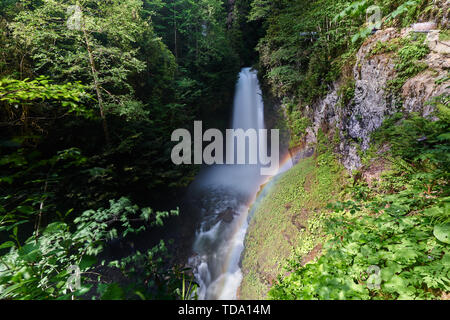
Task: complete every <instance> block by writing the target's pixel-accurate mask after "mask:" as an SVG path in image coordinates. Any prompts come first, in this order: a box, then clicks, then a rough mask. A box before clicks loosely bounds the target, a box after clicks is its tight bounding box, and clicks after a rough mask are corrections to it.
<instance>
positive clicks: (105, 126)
mask: <svg viewBox="0 0 450 320" xmlns="http://www.w3.org/2000/svg"><path fill="white" fill-rule="evenodd" d="M83 35H84V41H85V44H86V49H87V51H88V54H89V63H90V65H91V71H92V78H93V80H94V87H95V91H96V93H97V100H98V106H99V108H100V117H101V118H102V122H103V132H104V134H105V140H106V144H108V145H109V144H110V142H111V139H110V137H109V130H108V123H107V122H106V117H105V111H104V109H103V99H102V95H101V92H100V85H99V83H98V74H97V70H96V69H95V63H94V56H93V55H92V50H91V46H90V45H89V38H88V35H87V32H86V28H85V26H84V23H83Z"/></svg>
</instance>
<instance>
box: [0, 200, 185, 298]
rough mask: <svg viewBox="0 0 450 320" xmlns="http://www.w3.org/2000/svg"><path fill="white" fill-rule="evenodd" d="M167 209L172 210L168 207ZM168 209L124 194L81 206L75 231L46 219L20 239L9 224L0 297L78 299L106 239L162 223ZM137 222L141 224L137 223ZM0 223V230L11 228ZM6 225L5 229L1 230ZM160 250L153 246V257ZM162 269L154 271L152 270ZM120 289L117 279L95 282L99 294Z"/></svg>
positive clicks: (0, 262)
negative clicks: (74, 283)
mask: <svg viewBox="0 0 450 320" xmlns="http://www.w3.org/2000/svg"><path fill="white" fill-rule="evenodd" d="M170 214H177V211H172V212H171V213H170ZM168 216H169V213H168V212H157V213H153V211H152V210H151V209H149V208H143V209H139V208H138V207H137V206H136V205H132V204H131V202H130V201H129V200H128V199H126V198H121V199H119V200H118V201H110V207H109V208H107V209H99V210H96V211H94V210H89V211H85V212H84V213H83V214H82V215H81V216H79V217H78V218H76V219H75V220H74V227H75V230H74V231H71V227H70V226H69V225H68V224H67V223H64V222H53V223H51V224H49V225H48V226H47V227H46V228H45V229H44V230H43V231H42V233H41V234H40V235H34V236H32V237H30V238H28V239H27V240H26V241H25V242H24V243H23V244H22V243H20V242H19V240H18V225H17V224H16V225H15V226H14V228H13V229H12V234H11V238H13V239H14V242H10V241H8V242H4V243H2V244H1V248H2V249H7V248H9V252H8V253H6V254H4V255H2V256H1V257H0V297H1V298H2V299H26V300H28V299H71V298H72V297H79V298H82V297H83V295H85V294H86V293H87V292H88V291H89V290H90V289H91V287H92V284H90V283H89V281H88V280H89V275H90V274H95V273H94V272H93V270H94V269H93V268H94V266H95V265H96V264H98V263H99V261H98V259H97V258H96V257H98V256H99V254H100V253H102V251H103V250H104V248H105V245H106V243H107V241H111V240H113V239H117V238H123V237H126V236H127V234H129V233H133V234H137V233H139V232H142V231H144V230H145V229H146V228H148V227H152V226H155V225H162V219H163V218H166V217H168ZM138 221H142V222H143V223H146V225H141V226H140V227H138V228H136V227H134V226H133V225H136V223H137V222H138ZM3 224H4V223H2V225H1V226H0V230H2V231H3V230H8V231H9V230H11V228H10V227H7V228H6V227H4V226H3ZM5 228H6V229H5ZM158 252H159V250H157V249H154V250H153V256H155V255H156V254H157V253H158ZM71 266H77V267H78V268H79V269H80V272H81V287H80V288H78V289H76V290H70V288H69V287H68V285H69V283H70V281H69V278H70V276H71V273H69V268H70V267H71ZM158 271H159V272H160V271H161V270H156V271H155V272H158ZM121 290H122V289H121V288H120V287H118V285H117V284H112V285H109V286H108V288H107V289H106V290H102V286H100V287H99V292H100V294H101V296H102V298H104V299H110V298H113V297H114V296H116V295H117V292H120V291H121Z"/></svg>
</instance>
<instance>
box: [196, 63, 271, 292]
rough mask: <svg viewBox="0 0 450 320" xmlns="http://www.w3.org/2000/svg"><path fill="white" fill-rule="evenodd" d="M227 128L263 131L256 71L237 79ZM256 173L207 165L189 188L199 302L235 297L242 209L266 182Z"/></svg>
mask: <svg viewBox="0 0 450 320" xmlns="http://www.w3.org/2000/svg"><path fill="white" fill-rule="evenodd" d="M232 127H233V129H244V130H247V129H252V128H253V129H257V130H258V129H264V104H263V100H262V94H261V89H260V86H259V82H258V78H257V72H256V71H254V70H251V69H250V68H244V69H242V70H241V72H240V74H239V80H238V82H237V85H236V93H235V98H234V106H233V120H232ZM264 145H266V143H264ZM247 148H248V146H247ZM246 151H247V153H248V150H246ZM260 168H261V166H260V165H259V164H256V165H215V166H210V167H207V168H205V169H203V170H202V172H201V173H200V174H199V176H198V177H197V178H196V180H195V181H194V183H193V184H192V185H191V187H190V191H189V193H190V194H191V195H192V196H191V197H192V199H193V200H192V201H194V202H195V207H196V209H197V210H198V211H199V213H200V216H201V225H200V228H199V230H198V231H197V233H196V239H195V242H194V247H193V250H194V252H195V256H193V257H192V258H191V259H190V265H191V266H193V268H194V274H195V277H196V280H197V283H198V284H199V289H198V297H199V299H219V300H225V299H226V300H228V299H236V298H237V290H238V288H239V286H240V283H241V280H242V273H241V269H240V266H239V262H240V256H241V253H242V250H243V249H244V238H245V234H246V231H247V227H248V221H247V217H248V211H249V209H248V208H249V205H250V204H251V203H252V202H253V201H254V199H255V196H256V194H257V192H258V190H259V188H260V186H261V184H263V183H264V180H265V179H267V177H264V176H261V174H260Z"/></svg>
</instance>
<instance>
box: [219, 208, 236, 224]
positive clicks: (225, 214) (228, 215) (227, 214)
mask: <svg viewBox="0 0 450 320" xmlns="http://www.w3.org/2000/svg"><path fill="white" fill-rule="evenodd" d="M237 214H238V213H237V212H236V211H234V209H233V208H231V207H228V208H227V209H226V210H224V211H222V212H221V213H219V216H218V217H217V219H218V220H220V221H223V222H226V223H231V222H233V219H234V216H236V215H237Z"/></svg>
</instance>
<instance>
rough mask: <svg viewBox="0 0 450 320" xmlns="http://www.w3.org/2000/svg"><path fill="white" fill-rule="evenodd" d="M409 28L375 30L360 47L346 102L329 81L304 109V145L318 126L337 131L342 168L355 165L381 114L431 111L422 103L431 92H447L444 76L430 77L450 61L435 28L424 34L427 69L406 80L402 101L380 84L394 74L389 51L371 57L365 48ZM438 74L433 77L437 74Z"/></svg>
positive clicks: (403, 33) (358, 164) (313, 137)
mask: <svg viewBox="0 0 450 320" xmlns="http://www.w3.org/2000/svg"><path fill="white" fill-rule="evenodd" d="M411 31H412V28H408V29H404V30H401V31H398V30H396V29H394V28H389V29H385V30H380V31H378V32H376V33H375V35H373V36H372V37H370V38H369V39H368V40H366V42H365V43H364V44H363V45H362V46H361V48H360V50H359V51H358V53H357V57H356V63H355V66H354V68H353V78H354V80H355V95H354V98H353V100H352V101H350V102H349V103H348V104H347V105H344V106H342V105H341V104H342V103H340V100H341V98H340V97H339V95H338V92H339V88H340V84H339V83H335V84H334V85H333V86H332V88H331V90H330V91H329V93H328V94H327V95H326V96H325V97H324V98H323V99H321V100H319V101H318V102H316V103H315V104H313V105H311V106H308V107H307V108H306V114H307V115H309V117H310V118H311V120H312V123H313V124H312V126H311V127H310V128H308V129H307V134H306V137H305V143H306V145H311V144H314V143H316V142H317V133H318V130H319V128H322V129H324V128H325V130H324V131H327V130H338V133H339V138H340V141H341V143H340V145H339V150H337V151H338V152H339V153H340V154H341V156H342V157H341V160H342V163H343V165H344V166H345V167H346V168H347V169H348V170H354V169H358V168H359V167H361V161H360V158H359V155H358V150H366V149H367V148H368V147H369V144H370V135H371V133H372V132H373V131H374V130H376V129H377V128H379V127H380V126H381V124H382V123H383V121H384V119H386V117H387V116H389V115H392V114H393V113H395V112H400V111H401V112H405V113H409V112H419V113H420V114H422V115H423V116H429V115H430V114H431V112H432V111H433V108H432V106H431V105H428V104H427V102H428V101H429V100H430V99H431V98H433V97H436V96H439V95H442V94H448V89H447V87H448V86H449V84H450V82H449V81H448V79H447V80H446V81H443V82H442V83H439V82H436V78H437V76H436V74H438V75H441V76H442V77H443V78H444V77H447V71H446V70H448V68H449V66H450V60H449V51H448V50H449V49H450V42H449V41H447V42H443V41H439V31H431V32H429V33H428V37H427V42H428V45H429V47H430V49H431V52H430V54H429V55H428V56H427V57H426V58H425V59H424V62H425V63H426V64H427V65H428V66H429V69H428V70H426V71H424V72H422V73H420V74H418V75H417V76H415V77H413V78H411V79H409V80H408V81H407V82H406V83H405V85H404V86H403V88H402V92H401V93H402V100H403V105H402V104H401V103H400V101H396V99H395V97H394V96H392V95H389V94H388V93H387V92H386V90H385V88H386V85H387V83H388V81H389V80H392V79H394V78H395V76H396V72H395V62H394V61H393V58H392V55H390V54H379V55H375V56H372V55H370V54H369V53H370V52H371V50H372V48H373V47H374V46H375V45H376V43H377V42H378V41H381V42H387V41H389V40H391V39H394V38H398V37H406V36H407V35H408V34H409V33H410V32H411ZM438 77H439V76H438Z"/></svg>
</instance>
